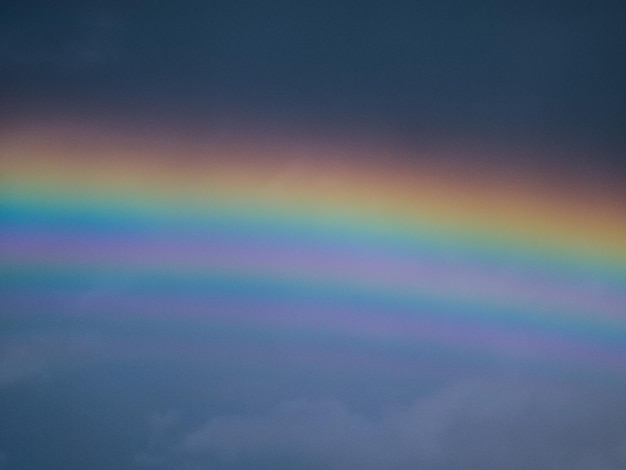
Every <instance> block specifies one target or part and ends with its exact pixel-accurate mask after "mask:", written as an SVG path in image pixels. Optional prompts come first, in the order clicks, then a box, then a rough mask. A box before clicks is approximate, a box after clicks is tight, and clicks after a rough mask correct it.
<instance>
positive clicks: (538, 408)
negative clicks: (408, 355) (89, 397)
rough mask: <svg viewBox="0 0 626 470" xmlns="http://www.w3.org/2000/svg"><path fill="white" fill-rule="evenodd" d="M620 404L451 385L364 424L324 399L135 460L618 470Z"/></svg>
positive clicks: (210, 429)
mask: <svg viewBox="0 0 626 470" xmlns="http://www.w3.org/2000/svg"><path fill="white" fill-rule="evenodd" d="M625 405H626V400H624V399H623V398H621V397H620V396H619V395H616V394H605V392H603V391H600V390H597V389H588V388H585V389H582V388H580V389H576V390H572V389H571V388H569V387H562V386H559V387H557V386H554V385H551V386H549V385H545V384H538V383H534V384H529V383H528V382H525V383H518V382H515V381H508V380H507V381H503V380H475V381H463V382H458V383H456V384H454V385H451V386H449V387H446V388H444V389H442V390H440V391H439V392H437V393H434V394H432V395H430V396H428V397H425V398H422V399H419V400H417V401H415V402H414V403H413V404H411V405H409V406H393V407H390V408H388V409H385V410H382V411H381V412H378V413H373V414H371V415H367V416H366V415H365V414H362V413H358V412H354V411H351V410H350V409H349V408H348V407H347V406H345V405H344V404H342V403H340V402H337V401H334V400H306V399H302V400H295V401H287V402H283V403H281V404H279V405H277V406H276V407H274V408H272V409H270V410H267V411H266V412H265V413H260V414H255V415H243V414H242V415H225V416H218V417H214V418H212V419H210V420H209V421H208V422H206V423H205V424H204V425H202V426H200V427H198V428H196V429H194V430H191V431H190V432H188V433H186V434H182V435H181V436H179V437H178V438H177V439H175V440H176V441H177V444H176V445H174V446H173V447H172V454H171V455H170V456H169V457H168V458H163V457H162V456H157V455H153V456H152V457H150V458H149V457H148V454H144V455H143V462H144V463H145V464H148V463H152V464H154V465H153V466H155V467H156V466H162V467H166V468H170V465H172V466H173V467H175V468H179V466H182V467H180V468H189V469H192V468H205V466H207V465H208V466H210V467H211V468H225V469H238V468H252V466H254V467H255V468H311V469H316V468H320V469H321V468H324V469H328V468H329V469H352V468H362V469H379V468H388V469H414V468H429V469H442V470H444V469H453V468H464V469H477V470H478V469H484V468H507V469H513V470H515V469H520V470H522V469H529V468H534V469H540V470H552V469H554V470H556V469H563V468H569V469H580V470H583V469H597V470H618V469H620V468H624V465H626V411H623V410H626V406H625ZM174 462H176V463H174ZM157 463H158V465H157ZM146 466H149V465H146Z"/></svg>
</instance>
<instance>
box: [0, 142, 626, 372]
mask: <svg viewBox="0 0 626 470" xmlns="http://www.w3.org/2000/svg"><path fill="white" fill-rule="evenodd" d="M121 151H123V149H122V150H121ZM41 152H42V155H34V156H33V155H26V156H24V155H23V154H19V152H16V150H15V147H11V148H8V149H6V148H5V149H3V155H2V177H1V180H0V182H1V186H0V228H1V233H0V260H1V264H2V266H1V267H0V276H1V277H0V279H1V281H0V289H1V295H2V298H3V299H4V300H3V304H4V305H5V307H6V309H7V311H5V313H4V314H3V315H2V317H3V323H4V326H3V334H4V335H11V334H20V332H24V331H31V332H32V330H33V328H39V329H41V330H42V331H54V330H55V329H59V328H62V329H63V330H64V331H67V330H68V329H70V330H71V329H75V330H76V331H82V330H85V329H89V328H95V327H96V326H97V327H98V328H103V327H105V326H106V325H109V326H108V329H109V331H112V332H114V336H115V337H117V338H119V337H121V336H124V335H125V334H127V335H128V336H131V337H132V335H136V336H138V337H140V338H142V340H143V341H149V340H154V341H157V342H158V341H164V342H170V343H171V342H172V341H173V342H174V343H180V344H183V343H184V344H185V345H186V346H185V347H191V346H189V344H190V343H189V341H190V338H192V339H193V341H191V343H193V344H197V345H198V348H199V349H198V351H200V354H202V352H201V351H205V352H206V354H209V351H212V352H211V353H210V354H215V350H216V349H219V348H220V347H221V348H225V349H224V350H228V347H231V348H234V349H237V347H238V346H237V345H239V346H241V347H243V345H247V346H246V347H250V348H252V349H251V350H253V351H255V352H253V353H251V354H252V355H255V354H257V353H259V348H262V346H263V345H264V344H265V345H267V344H274V342H276V341H286V339H285V338H290V337H293V338H297V340H294V341H295V343H294V346H293V348H291V349H290V354H294V357H295V356H297V353H296V352H297V351H299V352H300V353H302V351H301V350H300V349H299V347H300V346H301V344H304V343H306V341H304V340H303V338H313V339H311V340H310V344H311V345H316V346H315V347H316V348H319V345H320V344H324V345H325V348H327V351H326V352H327V353H329V351H333V348H334V349H336V350H345V348H346V344H352V345H357V346H355V348H357V350H363V351H369V352H368V353H367V357H368V359H367V360H368V361H372V360H373V358H374V357H377V356H376V355H377V354H379V352H380V351H398V350H401V351H404V352H405V356H404V357H405V358H410V357H413V356H411V354H413V353H411V351H423V350H424V349H426V350H429V348H430V350H433V351H434V350H437V351H439V352H440V353H441V352H442V351H445V352H446V354H448V353H449V354H458V355H461V356H462V355H464V354H466V353H467V351H473V352H475V353H476V354H483V355H485V356H487V357H488V356H490V355H496V356H498V355H503V356H506V357H511V358H518V359H520V360H532V361H535V363H537V364H541V363H544V362H547V363H549V364H553V365H554V366H558V365H563V366H565V365H568V364H569V365H570V366H571V365H573V366H577V367H584V368H588V369H598V370H603V371H605V372H606V373H607V374H612V375H614V376H619V377H621V378H622V379H623V378H626V243H625V241H626V236H625V234H626V230H625V227H626V223H625V222H624V213H623V211H622V210H621V209H622V207H621V206H620V203H619V202H618V203H615V202H614V201H608V202H607V204H606V205H597V206H592V207H587V208H585V209H584V210H579V208H580V204H579V200H578V199H577V198H576V197H572V198H571V199H567V198H565V200H564V202H561V203H560V204H561V205H558V204H554V203H553V201H550V200H546V201H542V199H541V198H540V197H539V198H538V197H537V195H533V194H529V195H527V194H525V193H523V192H520V193H515V191H513V192H507V191H506V190H505V191H502V192H501V193H499V197H500V198H501V200H499V201H495V202H492V203H491V205H489V204H487V202H489V200H490V199H489V198H485V197H484V196H476V193H472V192H471V191H470V192H468V193H466V192H465V191H464V187H463V188H455V187H450V186H449V182H447V181H446V180H445V178H444V179H442V180H441V181H438V180H437V179H436V178H434V177H433V176H432V175H429V176H424V175H419V174H418V175H415V176H414V178H413V179H411V177H410V175H409V177H405V176H402V177H401V176H398V178H394V175H395V173H392V174H390V175H386V176H383V177H381V176H380V174H379V173H384V172H382V171H380V172H379V171H378V169H377V168H376V167H375V166H373V167H370V168H366V169H363V168H359V170H358V171H356V170H355V171H354V174H350V167H349V166H348V167H347V170H346V169H345V168H344V169H341V171H338V172H336V171H334V167H331V168H330V169H329V168H325V167H323V166H322V167H320V166H318V165H317V166H316V165H307V164H302V165H301V166H298V165H296V167H295V170H294V167H293V166H291V167H289V171H287V172H283V173H281V172H280V171H279V169H280V166H279V167H278V170H277V169H276V167H273V168H270V169H262V168H259V167H258V166H256V165H251V164H249V162H246V161H243V160H242V161H238V159H237V158H234V159H233V160H234V163H229V164H228V165H225V164H223V163H219V164H218V163H212V160H211V158H210V155H209V158H207V159H206V161H203V162H202V163H200V164H194V166H193V168H192V169H191V170H182V171H178V170H176V171H172V170H171V167H169V166H167V167H160V166H159V165H154V166H152V165H149V164H148V163H146V161H145V159H144V160H141V159H137V158H135V157H134V156H133V154H132V153H129V154H128V155H127V157H128V162H125V161H123V159H120V160H115V161H109V160H106V159H104V160H99V159H98V158H95V157H91V156H90V158H92V159H93V160H94V162H95V163H94V162H89V163H85V162H77V161H76V160H75V159H66V158H63V157H62V156H61V157H59V156H58V155H55V154H53V153H52V152H51V154H50V155H46V154H45V151H43V150H41ZM129 162H130V163H129ZM198 170H201V171H198ZM342 171H343V172H344V173H342ZM346 172H347V174H346ZM338 174H339V176H338ZM276 175H278V176H276ZM396 176H397V175H396ZM407 178H408V179H407ZM403 181H404V182H403ZM407 181H408V183H407ZM411 182H413V183H414V184H415V185H417V187H416V188H413V187H412V186H411V184H409V183H411ZM396 183H397V184H396ZM479 183H480V182H478V183H477V185H478V186H480V184H479ZM464 196H466V197H464ZM574 196H575V195H574ZM472 198H474V200H473V199H472ZM528 201H531V202H528ZM537 201H538V202H539V204H538V203H537ZM568 201H569V202H568ZM542 202H544V203H542ZM568 204H570V205H569V206H568ZM42 304H44V305H42ZM159 328H163V329H164V331H163V332H161V333H159V334H157V333H158V330H159ZM105 329H106V328H105ZM125 329H126V330H127V333H124V334H122V333H123V332H124V330H125ZM112 334H113V333H112ZM158 338H160V340H159V339H158ZM280 338H282V339H280ZM225 344H228V345H230V346H228V347H227V346H225ZM220 345H221V346H220ZM250 345H257V346H255V347H252V346H250ZM259 345H260V346H259ZM342 348H343V349H342ZM359 348H361V349H359ZM148 349H150V348H148ZM173 349H174V350H180V349H181V348H180V347H179V348H176V347H174V348H173ZM244 349H245V348H244ZM168 350H172V349H171V348H170V349H168ZM329 354H330V353H329ZM389 354H391V353H389ZM331 355H332V354H331ZM392 356H393V354H392ZM378 357H380V356H378ZM390 357H391V356H390ZM394 360H397V358H396V359H394ZM392 362H393V361H392Z"/></svg>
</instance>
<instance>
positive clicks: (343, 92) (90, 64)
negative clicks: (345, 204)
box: [0, 0, 626, 150]
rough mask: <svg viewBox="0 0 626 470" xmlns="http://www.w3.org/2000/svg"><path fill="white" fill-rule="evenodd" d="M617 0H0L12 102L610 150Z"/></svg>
mask: <svg viewBox="0 0 626 470" xmlns="http://www.w3.org/2000/svg"><path fill="white" fill-rule="evenodd" d="M624 10H625V7H624V5H623V2H620V1H598V2H572V1H537V2H534V1H532V2H496V1H485V0H483V1H475V2H465V1H450V0H446V1H417V2H414V1H411V2H408V1H407V2H376V1H358V2H356V1H341V2H292V1H269V2H253V1H230V2H211V1H209V2H163V1H151V2H133V3H132V4H128V3H127V2H90V1H84V2H67V1H66V2H54V3H50V2H3V4H2V6H0V21H1V27H0V70H1V71H2V73H1V74H0V76H1V79H0V80H1V81H0V92H1V95H0V96H1V97H2V100H3V101H4V102H5V106H4V108H5V112H7V109H8V112H9V113H11V110H15V109H24V108H29V107H30V108H31V110H32V108H33V107H34V108H36V109H37V108H40V109H41V108H43V109H46V108H47V109H48V110H50V109H53V110H55V111H57V112H61V111H63V110H64V111H67V112H70V111H71V110H73V111H75V112H80V113H84V114H90V115H93V114H104V113H107V112H110V113H113V114H114V115H118V116H120V115H121V116H139V115H143V116H146V115H147V116H152V117H154V116H159V117H160V118H163V117H165V118H168V117H169V118H170V119H175V116H177V117H179V118H186V119H190V117H191V116H194V117H195V118H198V119H200V120H201V121H202V120H203V119H204V120H206V119H207V118H215V117H222V118H223V117H229V118H230V119H233V120H234V121H235V122H238V120H242V119H248V120H252V121H254V120H257V121H260V120H268V119H269V120H272V121H275V122H278V123H283V124H285V125H293V124H294V123H295V125H302V126H304V127H306V126H307V125H309V126H311V125H318V126H321V127H326V128H333V129H335V130H337V129H340V130H341V129H344V128H345V129H348V128H356V129H357V130H358V129H366V130H367V131H371V130H372V129H377V130H381V131H384V130H390V131H392V132H401V133H404V134H406V135H409V136H421V135H425V136H429V135H437V136H440V137H441V138H446V137H451V136H461V137H464V138H474V139H483V138H484V139H492V140H493V139H495V140H504V141H511V140H513V141H515V142H534V141H541V142H547V143H550V144H553V143H556V144H563V145H567V144H571V145H576V144H578V143H585V144H589V145H591V146H595V147H596V148H599V147H603V148H604V147H608V148H613V149H619V150H623V145H624V143H625V140H624V134H625V133H624V132H623V129H624V128H625V127H626V111H625V110H626V87H624V83H626V58H625V54H624V50H626V33H625V32H624V28H623V21H624V19H625V18H626V16H625V11H624Z"/></svg>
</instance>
